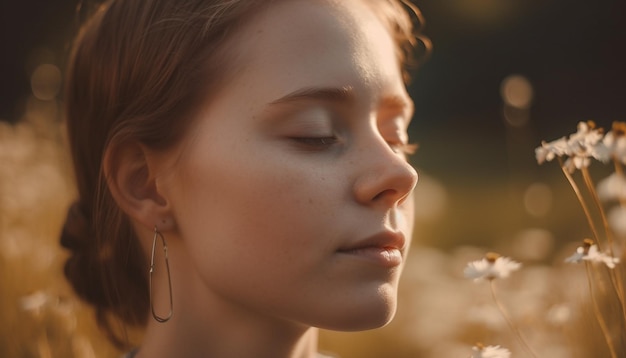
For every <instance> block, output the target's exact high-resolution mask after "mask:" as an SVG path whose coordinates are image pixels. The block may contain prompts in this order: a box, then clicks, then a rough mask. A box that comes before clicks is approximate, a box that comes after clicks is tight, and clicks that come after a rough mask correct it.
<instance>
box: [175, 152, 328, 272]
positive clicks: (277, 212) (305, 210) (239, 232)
mask: <svg viewBox="0 0 626 358" xmlns="http://www.w3.org/2000/svg"><path fill="white" fill-rule="evenodd" d="M213 153H214V152H213ZM197 158H198V159H199V160H194V161H192V162H190V163H189V165H188V166H187V169H186V170H183V171H182V173H185V174H184V176H181V178H182V177H184V178H185V179H184V180H181V181H180V183H179V184H177V186H178V187H179V190H180V195H177V196H178V197H180V198H182V200H180V201H179V202H176V203H174V205H175V206H176V208H177V210H176V211H177V213H178V214H179V215H178V216H179V218H178V220H179V221H180V230H181V235H182V237H183V238H184V239H185V240H188V241H189V246H190V250H191V251H193V252H196V253H198V254H200V255H201V256H200V258H202V259H204V260H206V259H207V258H208V257H211V262H213V263H217V264H221V265H227V264H229V263H232V262H233V261H232V260H235V258H236V260H238V261H246V262H248V263H250V264H251V265H257V266H263V267H265V268H267V269H270V268H271V267H276V268H277V269H278V268H280V266H281V265H287V264H292V263H293V261H294V260H302V261H303V262H302V265H305V264H306V261H307V260H309V259H310V260H314V259H316V258H317V257H316V256H317V255H322V254H323V253H324V252H325V251H326V248H327V247H329V246H331V244H332V243H329V242H325V241H324V238H326V237H329V235H327V233H328V231H330V230H331V228H329V227H328V219H327V218H328V213H331V212H334V211H336V210H339V202H338V200H336V198H337V197H338V196H339V193H338V189H337V187H338V186H339V185H338V184H337V180H334V181H333V178H329V177H324V176H321V175H320V174H319V173H316V172H315V171H314V170H312V169H309V168H308V167H307V166H304V165H303V164H302V163H301V162H296V163H294V162H293V160H291V161H290V160H289V158H285V157H284V156H283V157H280V156H276V155H268V156H264V155H263V153H260V152H258V151H257V152H250V153H246V154H245V155H237V153H236V152H235V153H232V152H231V155H229V156H215V155H203V156H197ZM225 158H228V159H227V160H225ZM304 252H307V253H308V254H307V255H303V253H304Z"/></svg>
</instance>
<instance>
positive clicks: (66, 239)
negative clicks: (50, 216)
mask: <svg viewBox="0 0 626 358" xmlns="http://www.w3.org/2000/svg"><path fill="white" fill-rule="evenodd" d="M90 226H91V225H90V224H89V219H88V216H87V214H86V211H85V210H84V208H83V205H81V203H80V202H78V201H77V202H74V203H73V204H72V205H71V206H70V208H69V209H68V210H67V217H66V219H65V225H63V231H62V232H61V246H63V247H65V248H67V249H70V250H74V251H78V250H81V249H83V248H85V247H86V246H87V245H88V243H89V242H88V240H89V231H90V230H89V228H90Z"/></svg>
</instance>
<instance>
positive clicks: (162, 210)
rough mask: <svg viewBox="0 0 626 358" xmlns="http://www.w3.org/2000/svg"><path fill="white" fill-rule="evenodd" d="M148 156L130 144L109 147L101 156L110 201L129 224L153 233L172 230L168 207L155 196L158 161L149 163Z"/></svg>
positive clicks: (167, 203) (161, 197)
mask: <svg viewBox="0 0 626 358" xmlns="http://www.w3.org/2000/svg"><path fill="white" fill-rule="evenodd" d="M150 156H151V152H150V151H149V149H148V148H146V147H145V146H144V145H142V144H140V143H138V142H134V143H126V144H122V145H117V146H115V145H110V146H109V148H107V150H106V152H105V155H104V162H103V170H104V175H105V178H106V181H107V185H108V187H109V190H110V192H111V194H112V195H113V199H114V200H115V201H116V202H117V204H118V206H119V207H120V209H122V211H124V212H125V213H126V214H127V215H128V216H129V217H130V218H131V219H132V221H134V222H136V223H137V224H140V225H141V226H144V227H146V229H148V230H153V229H154V227H155V226H156V227H158V228H159V230H160V231H167V230H170V229H172V227H173V225H174V220H173V219H172V213H171V207H170V205H169V202H168V200H167V199H166V198H165V197H164V196H163V195H162V194H161V193H159V190H158V185H157V178H158V174H159V170H161V169H162V168H160V167H157V165H156V163H157V162H158V161H155V160H152V161H151V160H150Z"/></svg>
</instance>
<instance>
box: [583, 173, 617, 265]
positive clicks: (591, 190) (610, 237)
mask: <svg viewBox="0 0 626 358" xmlns="http://www.w3.org/2000/svg"><path fill="white" fill-rule="evenodd" d="M580 171H581V172H582V174H583V179H584V180H585V185H586V186H587V190H589V193H590V194H591V197H592V198H593V202H594V203H595V204H596V207H597V208H598V212H599V213H600V218H601V219H602V225H604V231H605V232H606V238H607V242H608V245H609V254H611V256H613V257H615V255H614V254H613V235H612V234H611V229H610V228H609V222H608V220H607V219H606V213H605V212H604V207H603V206H602V203H601V202H600V198H599V197H598V192H597V191H596V188H595V185H594V183H593V180H592V179H591V175H589V169H587V168H582V169H581V170H580Z"/></svg>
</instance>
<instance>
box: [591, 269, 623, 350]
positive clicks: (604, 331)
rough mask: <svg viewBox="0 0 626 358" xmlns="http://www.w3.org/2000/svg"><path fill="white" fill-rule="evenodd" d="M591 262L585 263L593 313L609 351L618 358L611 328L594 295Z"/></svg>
mask: <svg viewBox="0 0 626 358" xmlns="http://www.w3.org/2000/svg"><path fill="white" fill-rule="evenodd" d="M589 265H590V264H589V262H585V269H586V271H587V284H588V286H589V295H590V296H591V301H592V303H593V312H594V314H595V316H596V319H597V320H598V323H599V324H600V329H601V330H602V334H603V335H604V339H605V340H606V344H607V345H608V346H609V350H610V352H611V358H617V354H616V353H615V347H614V345H613V339H611V334H610V332H609V328H608V327H607V325H606V321H605V320H604V317H603V316H602V312H600V308H599V306H598V301H597V300H596V297H595V295H594V294H593V283H592V280H591V269H590V267H589Z"/></svg>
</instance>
